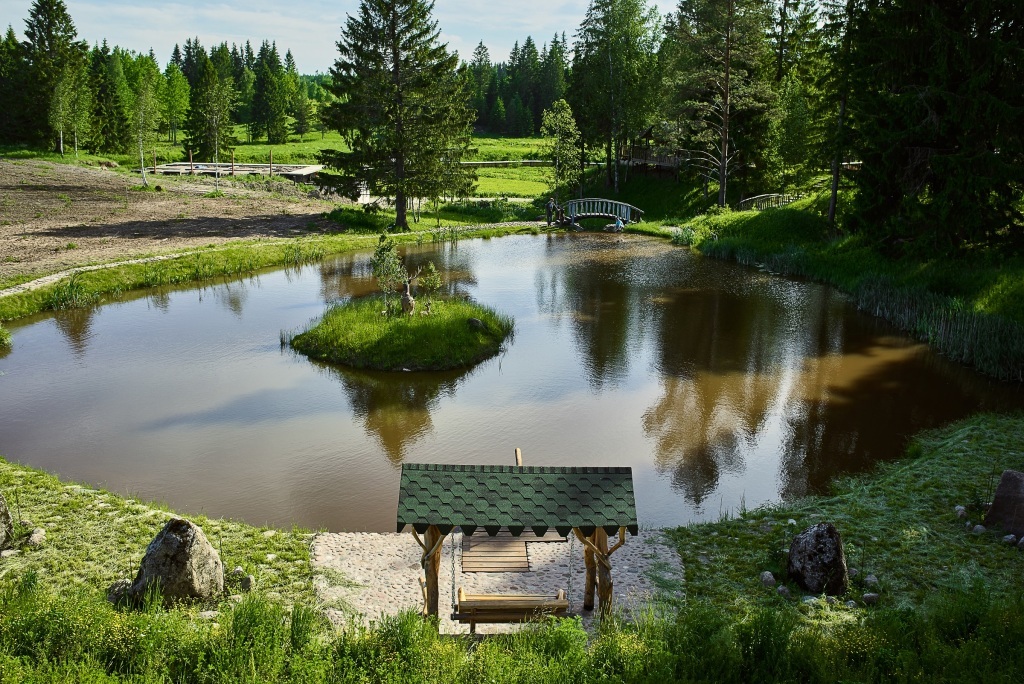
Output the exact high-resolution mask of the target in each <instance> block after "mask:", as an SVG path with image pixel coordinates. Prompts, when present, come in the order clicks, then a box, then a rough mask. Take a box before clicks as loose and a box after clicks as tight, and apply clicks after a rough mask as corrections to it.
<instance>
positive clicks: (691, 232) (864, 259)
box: [678, 197, 1024, 382]
mask: <svg viewBox="0 0 1024 684" xmlns="http://www.w3.org/2000/svg"><path fill="white" fill-rule="evenodd" d="M821 202H822V199H821V197H811V198H808V199H805V200H801V201H799V202H796V203H794V204H792V205H789V206H787V207H783V208H780V209H772V210H768V211H763V212H752V211H748V212H726V213H719V214H711V215H702V216H699V217H697V218H696V219H693V220H690V221H688V222H686V223H684V224H683V230H682V233H681V234H680V236H679V238H678V241H680V242H682V243H686V244H692V245H693V246H695V247H696V248H697V249H699V250H700V251H701V252H702V253H704V254H707V255H709V256H713V257H717V258H721V259H730V260H735V261H738V262H739V263H742V264H747V265H758V266H762V267H764V268H766V269H768V270H770V271H772V272H777V273H782V274H786V275H796V276H801V277H807V278H811V279H814V280H817V281H820V282H824V283H828V284H830V285H833V286H835V287H837V288H839V289H841V290H844V291H846V292H848V293H850V294H851V295H852V296H853V298H854V301H855V303H856V305H857V306H858V307H859V308H861V309H863V310H865V311H868V312H869V313H871V314H874V315H877V316H881V317H883V318H886V319H888V320H889V321H891V322H893V323H894V324H896V325H897V326H898V327H900V328H901V329H903V330H906V331H908V332H909V333H911V334H912V335H914V336H915V337H917V338H918V339H921V340H924V341H926V342H928V343H929V344H930V345H931V346H933V347H934V348H935V349H937V350H938V351H940V352H941V353H943V354H945V355H946V356H948V357H950V358H952V359H953V360H955V361H959V362H962V363H966V364H970V365H972V366H974V367H976V368H977V369H978V370H980V371H982V372H983V373H986V374H988V375H992V376H994V377H997V378H1000V379H1003V380H1015V381H1018V382H1019V381H1022V380H1024V260H1022V259H1021V258H1019V257H1014V258H1003V257H1002V256H1000V255H992V254H987V253H977V254H970V255H965V256H963V257H958V258H956V259H952V258H938V257H937V258H933V259H922V258H914V257H902V258H899V259H892V258H888V257H886V256H884V255H882V254H880V253H878V252H877V251H876V250H874V249H872V247H871V245H869V244H868V243H867V242H866V241H865V240H864V239H863V238H861V237H859V236H849V235H847V236H841V237H835V236H832V235H830V232H829V230H828V226H827V224H826V222H825V220H824V218H823V217H822V216H821V214H820V209H821Z"/></svg>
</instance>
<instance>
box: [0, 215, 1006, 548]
mask: <svg viewBox="0 0 1024 684" xmlns="http://www.w3.org/2000/svg"><path fill="white" fill-rule="evenodd" d="M368 256H369V255H367V254H361V255H347V256H342V257H338V258H336V259H330V260H328V261H326V262H324V263H322V264H319V265H316V266H309V267H305V268H302V269H300V270H279V271H274V272H268V273H264V274H261V275H260V276H258V277H255V278H250V279H246V280H241V281H233V282H228V283H222V284H213V285H208V286H206V287H203V288H199V289H190V290H177V291H175V290H161V291H156V292H148V293H145V294H142V295H140V294H135V295H132V296H130V297H128V298H126V299H125V300H124V301H120V302H115V303H111V304H107V305H104V306H102V307H100V308H97V309H95V310H92V311H75V312H66V313H60V314H56V315H51V316H45V317H38V318H35V319H32V320H27V321H22V322H20V323H18V324H15V325H13V326H11V328H12V332H13V335H14V350H13V351H11V352H10V353H9V354H7V355H6V356H5V357H3V358H0V374H2V375H0V454H3V455H4V456H6V457H7V458H8V459H11V460H15V461H20V462H22V463H26V464H30V465H33V466H36V467H39V468H44V469H46V470H49V471H52V472H55V473H58V474H60V475H61V476H62V477H65V478H69V479H73V480H77V481H83V482H87V483H91V484H94V485H99V486H103V487H106V488H109V489H112V490H114V491H117V492H120V493H124V494H129V495H132V496H137V497H141V498H143V499H153V500H158V501H164V502H167V503H168V504H170V505H171V506H172V507H174V508H176V509H178V510H181V511H185V512H192V513H195V512H203V513H206V514H209V515H214V516H228V517H232V518H238V519H243V520H246V521H248V522H251V523H254V524H264V523H266V524H270V525H276V526H289V525H292V524H298V525H303V526H308V527H325V528H328V529H331V530H376V531H388V530H391V529H393V525H394V519H395V509H396V503H397V496H398V477H399V466H400V464H401V463H402V462H403V461H417V462H440V463H503V464H511V463H512V462H513V449H514V448H515V447H521V448H522V449H523V453H524V457H525V460H526V462H527V463H528V464H533V465H617V466H621V465H626V466H632V468H633V473H634V480H635V483H636V491H637V509H638V514H639V516H640V522H641V524H643V525H650V526H661V525H675V524H682V523H686V522H688V521H693V520H702V519H709V518H710V519H716V518H717V517H718V516H719V515H721V514H722V513H725V512H734V511H735V510H736V509H737V508H738V507H740V506H741V505H745V506H747V507H753V506H756V505H758V504H761V503H765V502H774V501H779V500H780V499H784V498H787V497H793V496H797V495H801V494H805V493H809V492H816V491H821V490H822V489H823V488H824V487H826V485H827V484H828V482H829V481H830V479H831V478H832V477H833V476H834V475H836V474H837V473H843V472H854V471H860V470H863V469H865V468H867V467H870V466H871V464H872V463H874V462H875V461H877V460H879V459H890V458H893V457H896V456H898V455H899V454H900V453H901V452H902V450H903V448H904V446H905V440H906V437H907V436H908V435H910V434H912V433H914V432H916V431H918V430H920V429H922V428H924V427H928V426H934V425H939V424H942V423H945V422H948V421H950V420H953V419H955V418H958V417H961V416H964V415H967V414H969V413H972V412H975V411H977V410H979V409H991V410H998V409H1005V408H1016V407H1020V406H1021V405H1022V404H1024V400H1022V396H1021V393H1020V391H1019V390H1018V388H1016V387H1009V386H1004V385H998V384H994V383H991V382H989V381H988V380H986V379H984V378H982V377H980V376H978V375H976V374H974V373H972V372H970V371H968V370H966V369H964V368H961V367H959V366H955V365H953V364H949V363H947V362H945V361H944V360H943V359H942V358H940V357H937V356H936V355H935V354H933V353H931V352H929V351H928V350H927V349H926V348H925V347H923V346H922V345H919V344H916V343H914V342H912V341H909V340H907V339H905V338H904V337H902V336H900V335H898V334H896V333H895V332H894V331H893V330H892V329H891V328H889V327H888V326H887V325H885V324H884V323H882V322H880V321H877V320H875V319H872V318H870V317H867V316H864V315H861V314H859V313H857V312H856V311H854V310H853V309H852V308H851V307H850V306H849V305H848V304H847V302H846V300H845V298H844V297H843V296H842V295H839V294H837V293H836V292H834V291H832V290H830V289H828V288H825V287H821V286H818V285H814V284H808V283H803V282H796V281H791V280H786V279H782V278H776V277H773V276H770V275H767V274H763V273H760V272H757V271H753V270H748V269H743V268H739V267H736V266H733V265H730V264H726V263H723V262H719V261H712V260H707V259H703V258H700V257H697V256H694V255H691V254H690V253H689V252H688V251H686V250H684V249H679V248H674V247H671V246H669V245H666V244H665V243H663V242H661V241H655V240H649V239H642V238H637V239H630V238H626V239H625V240H624V241H623V240H622V239H621V238H617V237H608V236H602V235H583V236H578V235H558V236H522V237H512V238H503V239H499V240H475V241H466V242H462V243H460V244H459V245H458V246H456V247H451V246H447V247H443V248H438V247H435V246H429V247H428V246H424V247H419V248H410V249H409V251H408V259H407V260H408V262H409V263H410V264H414V263H422V262H424V261H425V260H426V259H428V258H429V259H433V260H435V262H437V263H438V266H439V267H441V266H442V264H443V269H442V270H446V271H448V272H449V273H450V274H451V275H452V281H451V282H450V289H451V290H453V291H458V292H462V293H466V294H469V295H471V296H473V297H474V298H476V299H477V300H479V301H482V302H484V303H487V304H491V305H493V306H496V307H497V308H499V309H501V310H503V311H504V312H506V313H508V314H511V315H513V316H514V317H515V320H516V336H515V339H514V342H513V343H512V345H511V346H510V348H509V349H508V351H507V353H505V354H504V355H503V356H502V357H500V358H495V359H492V360H490V361H488V362H485V363H484V364H482V365H480V366H478V367H477V368H475V369H473V370H471V371H468V372H456V373H445V374H440V375H436V374H421V373H400V374H381V373H366V372H353V371H349V370H344V369H340V368H331V367H328V366H323V365H319V364H315V363H311V362H310V361H308V360H307V359H305V358H304V357H301V356H297V355H294V354H293V353H291V352H290V351H288V350H282V349H281V348H280V342H279V340H280V333H281V331H282V330H292V329H296V328H299V327H302V326H304V324H305V323H306V322H307V321H309V320H310V319H312V318H314V317H316V316H318V315H319V314H320V313H321V312H322V311H323V310H324V308H325V303H326V302H330V301H334V300H337V299H339V298H347V297H351V296H358V295H361V294H365V293H367V292H370V291H373V289H374V285H373V283H372V282H371V281H370V278H369V267H368V263H367V260H368Z"/></svg>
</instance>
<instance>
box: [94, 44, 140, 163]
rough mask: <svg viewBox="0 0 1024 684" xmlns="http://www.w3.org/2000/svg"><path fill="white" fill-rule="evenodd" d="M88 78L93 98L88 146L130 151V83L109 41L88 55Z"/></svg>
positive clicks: (109, 150)
mask: <svg viewBox="0 0 1024 684" xmlns="http://www.w3.org/2000/svg"><path fill="white" fill-rule="evenodd" d="M89 78H90V81H91V82H92V86H93V92H94V93H95V94H96V97H95V99H94V100H93V116H92V126H91V129H92V135H91V137H90V141H89V147H90V149H91V150H92V151H93V152H108V153H109V152H116V153H123V152H127V151H128V149H129V145H130V144H131V131H130V129H129V122H128V115H127V111H128V103H127V102H126V101H125V90H126V88H127V86H126V85H125V83H124V81H125V79H124V72H123V70H122V68H121V59H120V57H118V55H117V54H116V53H114V52H111V50H110V48H109V47H108V46H107V42H106V41H103V43H102V44H101V45H99V46H96V47H94V48H93V49H92V52H91V54H90V57H89Z"/></svg>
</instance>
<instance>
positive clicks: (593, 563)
mask: <svg viewBox="0 0 1024 684" xmlns="http://www.w3.org/2000/svg"><path fill="white" fill-rule="evenodd" d="M595 534H596V532H595ZM591 539H593V538H592V537H591ZM583 564H584V565H585V566H586V568H587V574H586V581H585V582H584V585H583V609H584V610H594V589H595V588H597V558H595V557H594V550H593V549H592V548H590V546H589V545H586V544H584V545H583Z"/></svg>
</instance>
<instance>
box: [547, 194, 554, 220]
mask: <svg viewBox="0 0 1024 684" xmlns="http://www.w3.org/2000/svg"><path fill="white" fill-rule="evenodd" d="M546 209H547V215H548V225H549V226H550V225H551V217H552V216H554V214H555V198H554V197H548V203H547V207H546Z"/></svg>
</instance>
